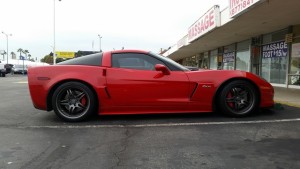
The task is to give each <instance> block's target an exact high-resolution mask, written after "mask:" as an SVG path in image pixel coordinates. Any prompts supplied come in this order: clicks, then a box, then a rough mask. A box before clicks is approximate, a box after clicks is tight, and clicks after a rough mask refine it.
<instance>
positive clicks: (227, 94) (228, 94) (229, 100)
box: [217, 80, 259, 117]
mask: <svg viewBox="0 0 300 169" xmlns="http://www.w3.org/2000/svg"><path fill="white" fill-rule="evenodd" d="M217 101H218V103H217V104H218V107H219V111H222V113H224V114H227V115H230V116H234V117H242V116H247V115H249V114H251V113H254V112H255V111H257V110H258V107H259V93H258V91H257V89H256V88H255V87H254V86H253V84H251V83H250V82H248V81H244V80H235V81H232V82H230V83H228V84H227V85H226V86H225V87H224V88H223V89H222V90H221V92H220V96H218V100H217Z"/></svg>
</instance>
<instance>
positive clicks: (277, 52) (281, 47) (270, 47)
mask: <svg viewBox="0 0 300 169" xmlns="http://www.w3.org/2000/svg"><path fill="white" fill-rule="evenodd" d="M287 53H288V47H287V44H286V43H285V42H284V41H281V42H275V43H271V44H267V45H263V46H262V58H273V57H286V56H287Z"/></svg>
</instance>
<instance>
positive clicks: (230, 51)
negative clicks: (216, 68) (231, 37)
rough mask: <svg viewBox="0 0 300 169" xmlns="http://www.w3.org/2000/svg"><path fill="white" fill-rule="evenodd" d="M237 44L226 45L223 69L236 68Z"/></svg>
mask: <svg viewBox="0 0 300 169" xmlns="http://www.w3.org/2000/svg"><path fill="white" fill-rule="evenodd" d="M234 60H235V44H232V45H229V46H225V47H224V53H223V69H224V70H234Z"/></svg>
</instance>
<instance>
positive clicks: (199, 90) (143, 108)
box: [28, 50, 274, 122]
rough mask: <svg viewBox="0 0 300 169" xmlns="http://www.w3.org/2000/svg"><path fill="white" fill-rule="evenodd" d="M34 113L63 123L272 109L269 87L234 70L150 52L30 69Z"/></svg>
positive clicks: (86, 58)
mask: <svg viewBox="0 0 300 169" xmlns="http://www.w3.org/2000/svg"><path fill="white" fill-rule="evenodd" d="M28 82H29V89H30V95H31V98H32V101H33V104H34V106H35V107H36V108H37V109H42V110H47V111H51V110H54V112H55V113H56V114H57V116H58V117H60V118H61V119H63V120H65V121H72V122H74V121H82V120H85V119H87V118H89V117H91V116H92V115H93V114H94V113H98V114H100V115H113V114H150V113H151V114H153V113H183V112H185V113H196V112H212V111H216V112H221V113H224V114H227V115H231V116H235V117H241V116H246V115H249V114H251V113H253V112H255V111H257V110H258V109H259V108H265V107H272V106H273V105H274V101H273V96H274V90H273V87H272V86H271V85H270V84H269V83H268V82H267V81H265V80H264V79H262V78H260V77H259V76H256V75H254V74H252V73H249V72H244V71H238V70H235V71H233V70H199V71H190V70H188V69H187V68H185V67H183V66H181V65H180V64H178V63H176V62H174V61H173V60H171V59H168V58H166V57H163V56H160V55H157V54H155V53H152V52H147V51H140V50H118V51H109V52H102V53H97V54H92V55H87V56H82V57H79V58H75V59H71V60H67V61H64V62H61V63H59V64H57V65H54V66H42V67H31V68H29V69H28Z"/></svg>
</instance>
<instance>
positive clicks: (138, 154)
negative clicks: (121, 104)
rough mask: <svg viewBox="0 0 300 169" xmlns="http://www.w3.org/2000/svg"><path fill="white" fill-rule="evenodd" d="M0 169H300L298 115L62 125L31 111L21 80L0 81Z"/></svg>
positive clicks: (132, 118) (292, 111) (281, 112)
mask: <svg viewBox="0 0 300 169" xmlns="http://www.w3.org/2000/svg"><path fill="white" fill-rule="evenodd" d="M0 117H1V118H0V169H19V168H20V169H21V168H22V169H23V168H24V169H41V168H47V169H50V168H51V169H60V168H63V169H74V168H80V169H83V168H88V169H93V168H97V169H98V168H111V169H115V168H120V169H121V168H128V169H132V168H179V169H181V168H182V169H186V168H195V169H196V168H197V169H198V168H216V169H217V168H218V169H219V168H223V169H227V168H228V169H233V168H245V169H247V168H249V169H250V168H256V169H260V168H261V169H265V168H272V169H273V168H275V169H283V168H289V169H293V168H295V169H298V168H300V160H299V157H300V109H299V108H295V107H289V106H283V109H272V110H266V111H263V112H260V113H258V114H256V115H253V116H251V117H247V118H229V117H224V116H222V115H218V114H213V113H206V114H180V115H178V114H177V115H140V116H138V115H128V116H100V117H95V119H92V120H90V121H87V122H82V123H64V122H62V121H61V120H59V119H58V118H57V117H56V116H55V115H54V113H53V112H44V111H40V110H36V109H35V108H34V107H33V105H32V103H31V100H30V96H29V91H28V87H27V77H26V76H23V75H13V76H12V75H8V76H7V77H5V78H0Z"/></svg>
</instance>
